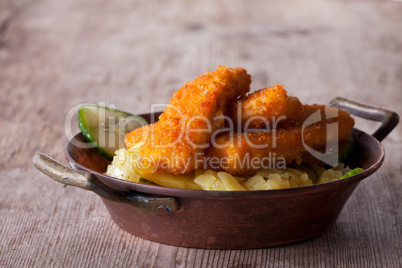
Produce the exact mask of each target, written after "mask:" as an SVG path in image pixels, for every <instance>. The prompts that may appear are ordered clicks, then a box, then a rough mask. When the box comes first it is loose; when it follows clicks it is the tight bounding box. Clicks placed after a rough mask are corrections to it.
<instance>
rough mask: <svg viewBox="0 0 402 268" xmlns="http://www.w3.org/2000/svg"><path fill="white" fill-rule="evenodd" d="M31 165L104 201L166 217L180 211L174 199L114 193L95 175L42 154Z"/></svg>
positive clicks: (56, 179)
mask: <svg viewBox="0 0 402 268" xmlns="http://www.w3.org/2000/svg"><path fill="white" fill-rule="evenodd" d="M33 164H34V166H35V167H36V168H37V169H39V170H40V171H42V172H43V173H44V174H46V175H48V176H49V177H50V178H52V179H53V180H55V181H57V182H60V183H63V184H66V185H71V186H75V187H79V188H82V189H85V190H88V191H92V192H94V193H96V194H97V195H99V196H101V197H103V198H105V199H108V200H110V201H115V202H120V203H125V204H128V205H131V206H133V207H134V208H136V209H139V210H140V211H142V212H145V213H149V214H154V215H168V214H173V213H175V212H176V211H178V210H179V209H180V205H179V202H178V200H177V199H176V198H174V197H165V196H155V195H146V194H142V193H141V194H140V193H138V192H128V193H127V192H122V191H116V190H113V189H110V188H109V187H107V186H106V185H105V184H103V183H102V182H101V181H100V180H99V179H98V178H97V177H96V176H95V175H92V174H91V173H89V172H85V171H81V170H75V169H72V168H69V167H66V166H64V165H63V164H61V163H59V162H57V161H56V160H54V159H52V158H51V157H49V156H47V155H45V154H42V153H37V154H36V155H35V156H34V158H33Z"/></svg>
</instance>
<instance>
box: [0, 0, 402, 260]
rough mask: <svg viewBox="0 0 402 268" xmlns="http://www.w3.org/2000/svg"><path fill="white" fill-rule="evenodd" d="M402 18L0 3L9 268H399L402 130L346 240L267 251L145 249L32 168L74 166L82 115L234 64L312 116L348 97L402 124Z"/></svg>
mask: <svg viewBox="0 0 402 268" xmlns="http://www.w3.org/2000/svg"><path fill="white" fill-rule="evenodd" d="M401 14H402V2H400V1H313V0H306V1H279V0H277V1H258V0H253V1H238V0H236V1H229V0H219V1H212V0H211V1H193V2H190V1H184V0H182V1H181V0H166V1H160V0H148V1H128V0H122V1H106V0H59V1H50V0H39V1H28V0H18V1H15V0H0V93H1V94H0V107H1V109H2V110H1V112H0V151H1V154H2V159H1V161H0V267H127V266H131V267H212V266H214V267H400V266H401V265H402V206H401V205H402V165H401V160H402V159H401V156H402V153H401V152H402V139H401V137H402V127H401V126H399V127H397V128H396V129H395V130H394V131H393V132H392V133H391V134H390V135H389V136H388V137H387V138H386V139H385V140H384V141H383V144H384V147H385V150H386V159H385V162H384V165H383V166H382V167H381V169H380V170H379V171H378V172H377V173H375V174H374V175H372V176H371V177H370V178H368V179H366V180H364V181H363V182H362V183H361V184H360V185H359V187H358V188H357V189H356V191H355V192H354V193H353V195H352V197H351V198H350V200H349V201H348V202H347V204H346V206H345V208H344V210H343V211H342V213H341V215H340V217H339V219H338V221H337V223H336V224H335V226H334V227H333V228H331V229H330V230H329V231H328V232H326V233H325V234H323V235H321V236H319V237H316V238H313V239H310V240H308V241H305V242H301V243H297V244H292V245H288V246H282V247H276V248H264V249H256V250H204V249H189V248H180V247H174V246H169V245H163V244H158V243H154V242H150V241H147V240H143V239H141V238H138V237H134V236H131V235H130V234H128V233H125V232H124V231H122V230H120V229H119V228H118V227H117V226H116V225H115V224H114V223H113V222H112V221H111V219H110V218H109V215H108V213H107V211H106V209H105V207H104V206H103V204H102V202H101V200H100V199H99V198H98V197H97V196H95V195H94V194H92V193H89V192H85V191H83V190H81V189H78V188H73V187H64V186H63V185H61V184H58V183H56V182H54V181H52V180H51V179H50V178H48V177H47V176H45V175H44V174H42V173H40V172H39V171H37V170H36V169H35V168H34V167H33V165H32V157H33V155H34V154H35V153H36V152H44V153H46V154H49V155H50V156H52V157H54V158H55V159H58V160H60V161H62V162H63V163H66V161H65V160H64V153H63V148H64V145H65V143H66V141H67V139H68V138H69V137H71V133H72V134H74V133H77V132H78V128H77V126H76V121H75V114H74V112H75V111H76V108H77V107H78V105H80V104H82V103H95V104H105V105H114V106H115V107H117V108H118V109H122V110H126V111H130V112H132V113H145V112H149V110H150V106H151V104H155V103H166V102H168V100H169V99H170V97H171V96H172V94H173V92H174V91H175V90H177V89H178V88H180V87H181V85H183V84H184V83H185V82H187V81H189V80H192V79H193V78H194V77H196V76H197V75H198V74H200V73H203V72H206V71H209V70H213V69H215V68H216V66H217V65H220V64H225V65H228V66H241V67H244V68H245V69H247V70H248V72H249V73H250V74H251V75H252V80H253V82H252V90H256V89H259V88H262V87H266V86H271V85H274V84H276V83H278V84H284V85H285V87H286V89H287V90H288V92H289V93H290V94H292V95H296V96H299V97H300V99H301V100H302V101H303V102H306V103H315V102H317V103H327V102H329V101H330V100H331V99H332V98H334V97H336V96H342V97H345V98H349V99H352V100H356V101H359V102H362V103H366V104H370V105H375V106H380V107H384V108H388V109H390V110H393V111H396V112H398V113H399V114H402V106H401V103H402V16H401ZM71 117H73V119H71V120H70V118H71ZM356 127H357V128H359V129H362V130H364V131H367V132H370V133H371V132H373V131H374V130H375V129H376V127H378V124H377V123H372V122H369V121H365V120H362V119H358V120H356ZM172 235H174V234H172Z"/></svg>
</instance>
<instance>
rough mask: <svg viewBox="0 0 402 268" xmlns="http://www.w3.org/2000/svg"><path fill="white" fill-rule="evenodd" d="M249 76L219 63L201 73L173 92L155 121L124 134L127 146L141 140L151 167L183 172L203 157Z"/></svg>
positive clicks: (144, 158)
mask: <svg viewBox="0 0 402 268" xmlns="http://www.w3.org/2000/svg"><path fill="white" fill-rule="evenodd" d="M250 83H251V78H250V76H249V75H248V74H247V72H246V71H245V70H244V69H242V68H227V67H226V66H219V67H218V68H217V70H216V71H213V72H208V73H205V74H203V75H200V76H199V77H197V78H196V79H195V80H193V81H190V82H188V83H187V84H186V85H184V86H183V87H182V88H181V89H179V90H178V91H177V92H175V93H174V95H173V98H172V99H171V100H170V102H169V105H168V107H167V108H166V109H165V111H164V112H163V113H162V115H161V116H160V117H159V121H158V122H157V123H156V124H154V125H149V126H145V127H143V128H140V129H137V130H134V131H133V132H131V133H128V134H127V135H126V139H125V142H126V147H127V148H130V147H132V146H133V145H134V144H135V143H137V142H140V141H142V142H144V144H143V146H142V147H141V148H140V157H141V161H142V162H150V163H151V164H152V165H153V166H154V171H158V172H165V173H170V174H176V175H178V174H185V173H187V172H189V171H191V170H194V169H196V168H197V163H199V162H200V163H201V162H202V160H203V155H204V151H205V150H206V149H207V148H208V146H209V141H210V138H211V135H212V133H213V132H214V131H216V130H218V129H220V128H222V127H223V126H224V118H223V115H224V114H225V113H226V112H227V106H228V104H230V103H231V102H233V101H235V100H236V99H237V98H238V97H242V96H244V95H245V94H246V93H247V92H248V91H249V90H250Z"/></svg>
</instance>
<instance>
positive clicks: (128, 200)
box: [33, 98, 399, 249]
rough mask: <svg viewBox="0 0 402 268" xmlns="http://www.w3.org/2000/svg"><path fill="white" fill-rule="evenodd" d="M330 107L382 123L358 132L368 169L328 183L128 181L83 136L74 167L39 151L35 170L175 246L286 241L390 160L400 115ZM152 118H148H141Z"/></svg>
mask: <svg viewBox="0 0 402 268" xmlns="http://www.w3.org/2000/svg"><path fill="white" fill-rule="evenodd" d="M330 105H332V106H338V107H339V108H341V109H343V110H346V111H348V112H350V113H352V114H354V115H357V116H360V117H363V118H366V119H370V120H375V121H381V122H382V125H381V126H380V128H379V129H378V130H377V131H376V132H375V133H374V134H373V135H372V136H371V135H368V134H366V133H364V132H362V131H359V130H357V129H354V130H353V131H352V136H353V139H354V140H355V142H356V143H357V148H358V150H359V156H358V157H357V159H356V161H355V163H348V164H350V165H352V166H358V167H361V168H363V169H364V170H365V171H364V172H362V173H360V174H357V175H355V176H352V177H350V178H347V179H342V180H339V181H335V182H330V183H326V184H320V185H314V186H307V187H300V188H290V189H282V190H267V191H234V192H226V191H203V190H186V189H176V188H166V187H160V186H153V185H146V184H141V183H134V182H128V181H124V180H120V179H116V178H113V177H109V176H106V175H104V174H103V173H104V172H105V171H106V167H107V165H108V164H109V161H108V160H106V159H105V158H103V157H102V156H101V155H100V154H99V153H98V152H97V151H96V150H94V149H93V148H90V146H82V144H80V146H77V144H79V143H85V141H84V138H83V137H82V135H81V134H77V135H76V136H75V137H74V139H72V140H70V141H69V142H68V144H67V146H66V149H65V153H66V158H67V160H68V162H69V164H70V166H71V167H72V168H68V167H65V166H63V165H62V164H60V163H59V162H56V161H55V160H53V159H51V158H50V157H48V156H46V155H44V154H40V153H38V154H37V155H35V157H34V160H33V161H34V165H35V166H36V167H37V168H38V169H39V170H41V171H42V172H43V173H45V174H47V175H49V176H50V177H51V178H53V179H54V180H56V181H58V182H61V183H64V184H67V185H72V186H77V187H81V188H83V189H86V190H90V191H93V192H95V193H96V194H98V195H99V196H100V197H101V198H102V201H103V202H104V204H105V206H106V207H107V209H108V211H109V213H110V215H111V217H112V219H113V220H114V221H115V222H116V224H117V225H119V226H120V227H121V228H122V229H124V230H126V231H127V232H129V233H131V234H134V235H136V236H139V237H142V238H145V239H149V240H152V241H156V242H160V243H166V244H170V245H176V246H184V247H197V248H211V249H248V248H261V247H269V246H276V245H283V244H288V243H292V242H296V241H301V240H305V239H307V238H311V237H314V236H316V235H319V234H321V233H323V232H325V231H326V230H327V229H328V228H330V227H331V226H332V225H333V224H334V223H335V221H336V219H337V218H338V215H339V213H340V212H341V210H342V208H343V206H344V205H345V203H346V201H347V199H348V198H349V196H350V195H351V194H352V192H353V190H354V189H355V188H356V186H357V185H358V184H359V182H360V181H361V180H363V179H365V178H367V177H368V176H370V175H371V174H373V173H374V172H375V171H376V170H377V169H378V168H379V167H380V166H381V164H382V162H383V160H384V149H383V146H382V145H381V143H380V142H379V140H380V141H381V140H382V139H384V138H385V137H386V136H387V135H388V134H389V133H390V132H391V131H392V129H393V128H394V127H395V126H396V125H397V124H398V121H399V117H398V115H397V114H396V113H393V112H390V111H387V110H384V109H379V108H373V107H368V106H365V105H361V104H357V103H355V102H351V101H347V100H345V99H341V98H337V99H335V100H334V101H333V102H332V103H331V104H330ZM142 116H143V117H144V118H145V119H146V120H148V121H149V120H150V119H151V115H150V114H145V115H142Z"/></svg>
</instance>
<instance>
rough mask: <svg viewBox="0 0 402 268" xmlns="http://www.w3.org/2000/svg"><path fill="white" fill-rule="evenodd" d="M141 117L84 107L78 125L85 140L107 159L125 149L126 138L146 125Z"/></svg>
mask: <svg viewBox="0 0 402 268" xmlns="http://www.w3.org/2000/svg"><path fill="white" fill-rule="evenodd" d="M146 124H147V122H146V121H145V120H144V119H143V118H142V117H140V116H136V115H133V114H130V113H127V112H123V111H119V110H115V109H111V108H108V107H103V106H98V105H83V106H81V108H80V109H79V110H78V125H79V127H80V129H81V132H82V134H83V135H84V137H85V140H87V141H88V142H90V143H92V145H93V146H94V147H95V148H96V149H97V150H98V151H99V152H100V153H101V154H102V155H103V156H104V157H106V158H107V159H109V160H113V156H114V154H115V151H116V150H118V149H121V148H124V136H125V134H126V133H128V132H130V131H133V130H134V129H136V128H139V127H141V126H144V125H146Z"/></svg>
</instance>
